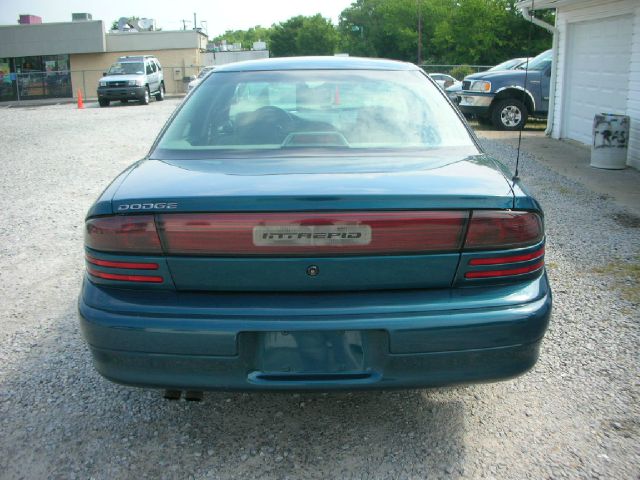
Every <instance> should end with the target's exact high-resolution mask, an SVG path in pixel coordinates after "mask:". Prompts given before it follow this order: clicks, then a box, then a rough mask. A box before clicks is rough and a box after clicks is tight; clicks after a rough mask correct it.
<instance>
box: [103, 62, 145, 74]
mask: <svg viewBox="0 0 640 480" xmlns="http://www.w3.org/2000/svg"><path fill="white" fill-rule="evenodd" d="M108 73H109V75H132V74H133V75H135V74H144V63H142V62H122V63H120V62H118V63H114V64H113V65H111V68H109V72H108Z"/></svg>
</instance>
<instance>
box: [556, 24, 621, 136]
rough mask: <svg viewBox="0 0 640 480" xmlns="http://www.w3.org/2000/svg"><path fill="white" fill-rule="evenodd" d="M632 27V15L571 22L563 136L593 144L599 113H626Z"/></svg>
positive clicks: (568, 39)
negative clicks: (592, 139)
mask: <svg viewBox="0 0 640 480" xmlns="http://www.w3.org/2000/svg"><path fill="white" fill-rule="evenodd" d="M632 31H633V17H632V16H619V17H610V18H605V19H602V20H594V21H590V22H578V23H571V24H569V25H568V31H567V63H566V65H567V76H566V80H567V83H566V87H565V96H564V98H565V100H564V112H563V133H562V136H563V137H565V138H572V139H574V140H578V141H580V142H583V143H586V144H591V136H592V134H591V131H592V128H593V116H594V115H595V114H596V113H621V114H624V113H625V110H626V106H627V89H628V87H629V63H630V61H631V35H632Z"/></svg>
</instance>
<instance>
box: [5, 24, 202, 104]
mask: <svg viewBox="0 0 640 480" xmlns="http://www.w3.org/2000/svg"><path fill="white" fill-rule="evenodd" d="M206 45H207V37H206V35H204V34H203V33H201V32H199V31H195V30H177V31H144V32H109V33H105V28H104V23H103V22H102V21H101V20H96V21H91V20H83V21H74V22H61V23H42V24H33V25H8V26H0V101H3V100H16V99H17V100H22V99H36V98H58V97H62V98H64V97H71V96H76V95H77V92H78V91H79V90H80V91H82V94H83V96H84V97H85V98H95V97H96V89H97V86H98V80H99V79H100V77H102V74H103V72H105V71H106V70H107V69H108V68H109V66H110V65H111V64H112V63H114V62H115V61H116V60H117V58H118V57H120V56H124V55H154V56H156V57H157V58H158V60H159V61H160V64H161V65H162V67H163V69H164V81H165V89H166V91H167V93H182V92H184V91H185V83H186V81H187V80H188V79H189V77H190V76H191V75H195V74H197V73H198V71H199V69H200V67H201V66H202V65H204V64H205V62H206V59H205V58H204V53H205V50H206Z"/></svg>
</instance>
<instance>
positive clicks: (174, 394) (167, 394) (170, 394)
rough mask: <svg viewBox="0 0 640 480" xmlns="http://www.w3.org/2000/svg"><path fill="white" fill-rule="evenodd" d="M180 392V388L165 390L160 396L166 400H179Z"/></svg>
mask: <svg viewBox="0 0 640 480" xmlns="http://www.w3.org/2000/svg"><path fill="white" fill-rule="evenodd" d="M181 395H182V392H181V391H180V390H165V391H164V393H163V394H162V396H163V397H164V398H166V399H167V400H180V396H181Z"/></svg>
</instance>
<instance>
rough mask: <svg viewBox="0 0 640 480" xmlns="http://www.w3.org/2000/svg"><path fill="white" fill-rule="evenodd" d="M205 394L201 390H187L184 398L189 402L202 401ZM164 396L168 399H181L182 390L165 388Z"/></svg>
mask: <svg viewBox="0 0 640 480" xmlns="http://www.w3.org/2000/svg"><path fill="white" fill-rule="evenodd" d="M203 395H204V393H203V392H202V391H200V390H187V391H186V392H184V399H185V400H186V401H187V402H201V401H202V397H203ZM162 396H163V397H164V398H166V399H167V400H180V397H181V396H182V390H165V391H164V393H163V394H162Z"/></svg>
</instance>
